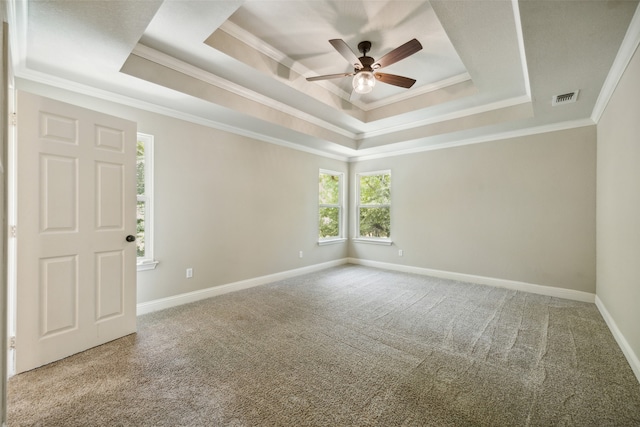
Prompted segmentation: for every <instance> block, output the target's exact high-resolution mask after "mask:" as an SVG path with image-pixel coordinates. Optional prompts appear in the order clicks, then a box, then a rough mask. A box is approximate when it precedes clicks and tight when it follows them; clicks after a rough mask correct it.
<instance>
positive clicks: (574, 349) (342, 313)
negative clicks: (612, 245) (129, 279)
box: [8, 265, 640, 427]
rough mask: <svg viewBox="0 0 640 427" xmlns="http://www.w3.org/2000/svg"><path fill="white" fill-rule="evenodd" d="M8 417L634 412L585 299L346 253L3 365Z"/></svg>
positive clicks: (447, 421)
mask: <svg viewBox="0 0 640 427" xmlns="http://www.w3.org/2000/svg"><path fill="white" fill-rule="evenodd" d="M8 392H9V396H8V421H9V426H10V427H15V426H551V425H554V426H581V427H585V426H606V425H608V426H640V384H639V383H638V381H637V380H636V378H635V376H634V375H633V372H632V370H631V368H630V366H629V364H628V363H627V361H626V359H625V358H624V355H623V354H622V352H621V350H620V348H619V347H618V345H617V344H616V342H615V340H614V338H613V336H612V335H611V332H610V331H609V329H608V328H607V325H606V324H605V322H604V320H603V319H602V317H601V316H600V314H599V312H598V310H597V308H596V307H595V305H594V304H588V303H581V302H576V301H570V300H565V299H559V298H552V297H546V296H541V295H535V294H530V293H525V292H519V291H513V290H507V289H501V288H494V287H489V286H482V285H475V284H468V283H461V282H456V281H450V280H443V279H435V278H431V277H426V276H419V275H412V274H404V273H397V272H391V271H386V270H379V269H374V268H368V267H362V266H354V265H345V266H340V267H336V268H331V269H327V270H323V271H321V272H317V273H312V274H308V275H305V276H300V277H296V278H292V279H287V280H282V281H279V282H275V283H272V284H268V285H264V286H260V287H255V288H252V289H247V290H244V291H239V292H235V293H231V294H226V295H222V296H219V297H215V298H211V299H207V300H203V301H199V302H196V303H192V304H188V305H183V306H180V307H175V308H171V309H167V310H163V311H159V312H155V313H151V314H147V315H144V316H140V317H139V318H138V333H137V334H133V335H129V336H127V337H124V338H121V339H118V340H115V341H113V342H110V343H107V344H105V345H102V346H99V347H96V348H93V349H91V350H88V351H86V352H83V353H80V354H77V355H74V356H71V357H68V358H66V359H64V360H61V361H58V362H55V363H52V364H50V365H47V366H44V367H42V368H38V369H35V370H33V371H30V372H26V373H24V374H20V375H17V376H14V377H13V378H11V379H10V380H9V389H8Z"/></svg>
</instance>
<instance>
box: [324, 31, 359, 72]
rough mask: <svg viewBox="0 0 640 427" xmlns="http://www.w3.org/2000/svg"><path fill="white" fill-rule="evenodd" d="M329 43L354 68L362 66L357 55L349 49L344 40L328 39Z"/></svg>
mask: <svg viewBox="0 0 640 427" xmlns="http://www.w3.org/2000/svg"><path fill="white" fill-rule="evenodd" d="M329 43H331V46H333V48H334V49H335V50H337V51H338V53H339V54H340V55H342V56H343V58H344V59H346V60H347V61H348V62H349V64H351V65H353V67H354V68H356V69H358V70H359V69H361V68H362V64H361V63H360V60H359V59H358V56H357V55H356V54H355V53H354V52H353V51H352V50H351V48H350V47H349V45H348V44H347V43H345V41H344V40H342V39H332V40H329Z"/></svg>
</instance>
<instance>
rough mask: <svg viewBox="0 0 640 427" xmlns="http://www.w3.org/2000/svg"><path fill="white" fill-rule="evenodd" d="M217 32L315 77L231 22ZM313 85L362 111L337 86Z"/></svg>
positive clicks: (319, 83)
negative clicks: (220, 31) (222, 32)
mask: <svg viewBox="0 0 640 427" xmlns="http://www.w3.org/2000/svg"><path fill="white" fill-rule="evenodd" d="M218 29H219V30H222V31H224V32H225V33H227V34H229V35H230V36H232V37H235V38H236V39H238V40H240V41H241V42H242V43H244V44H246V45H247V46H249V47H250V48H252V49H254V50H256V51H258V52H260V53H262V54H263V55H266V56H268V57H269V58H271V59H273V60H274V61H276V62H278V63H280V64H282V65H284V66H285V67H287V68H289V69H290V70H292V71H294V72H296V73H297V74H299V75H300V76H303V77H304V76H310V75H315V73H314V71H313V70H310V69H309V68H307V67H305V66H304V65H302V64H301V63H299V62H297V61H294V60H292V59H291V58H289V57H288V56H287V55H285V54H284V53H283V52H281V51H279V50H278V49H276V48H275V47H273V46H271V45H270V44H268V43H266V42H264V41H263V40H262V39H260V38H258V37H256V36H254V35H253V34H251V33H250V32H249V31H247V30H245V29H244V28H242V27H240V26H238V25H236V24H234V23H233V22H231V21H229V20H227V21H225V22H224V23H223V24H222V25H221V26H220V27H219V28H218ZM314 83H315V84H317V85H319V86H321V87H322V88H323V89H326V90H328V91H329V92H331V93H333V94H334V95H336V96H338V97H340V98H342V99H344V100H346V101H349V102H351V103H352V104H353V105H355V106H357V107H358V108H360V109H362V105H364V104H363V103H362V102H357V101H356V102H353V101H351V100H350V99H349V98H350V97H351V94H350V93H348V92H346V91H344V90H342V89H340V88H339V87H338V86H336V85H334V84H331V83H329V82H326V81H317V82H314Z"/></svg>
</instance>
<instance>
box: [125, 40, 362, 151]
mask: <svg viewBox="0 0 640 427" xmlns="http://www.w3.org/2000/svg"><path fill="white" fill-rule="evenodd" d="M131 54H132V55H136V56H139V57H141V58H144V59H146V60H149V61H152V62H155V63H156V64H158V65H161V66H163V67H167V68H170V69H172V70H174V71H177V72H179V73H182V74H185V75H187V76H190V77H193V78H194V79H198V80H200V81H203V82H205V83H207V84H211V85H214V86H216V87H219V88H221V89H223V90H226V91H228V92H231V93H234V94H236V95H239V96H242V97H243V98H247V99H249V100H251V101H254V102H257V103H259V104H262V105H264V106H266V107H269V108H272V109H274V110H277V111H280V112H282V113H285V114H289V115H291V116H293V117H296V118H298V119H300V120H304V121H306V122H309V123H311V124H314V125H316V126H319V127H321V128H323V129H326V130H328V131H331V132H334V133H337V134H339V135H342V136H345V137H347V138H351V139H355V137H356V134H355V133H353V132H349V131H347V130H345V129H343V128H341V127H338V126H335V125H333V124H331V123H328V122H325V121H324V120H321V119H319V118H317V117H315V116H312V115H311V114H307V113H304V112H302V111H300V110H298V109H296V108H293V107H291V106H289V105H287V104H284V103H282V102H279V101H275V100H273V99H272V98H269V97H267V96H264V95H262V94H260V93H258V92H254V91H252V90H250V89H247V88H245V87H242V86H240V85H238V84H236V83H233V82H230V81H229V80H226V79H223V78H221V77H218V76H216V75H214V74H211V73H209V72H207V71H204V70H202V69H200V68H198V67H195V66H193V65H191V64H188V63H186V62H183V61H180V60H178V59H176V58H174V57H172V56H169V55H167V54H165V53H162V52H160V51H157V50H155V49H153V48H150V47H148V46H145V45H142V44H138V45H136V47H135V48H134V49H133V51H132V52H131Z"/></svg>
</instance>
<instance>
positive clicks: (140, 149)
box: [136, 141, 144, 194]
mask: <svg viewBox="0 0 640 427" xmlns="http://www.w3.org/2000/svg"><path fill="white" fill-rule="evenodd" d="M136 152H137V156H136V188H137V190H138V193H137V194H144V142H142V141H138V146H137V150H136Z"/></svg>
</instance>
